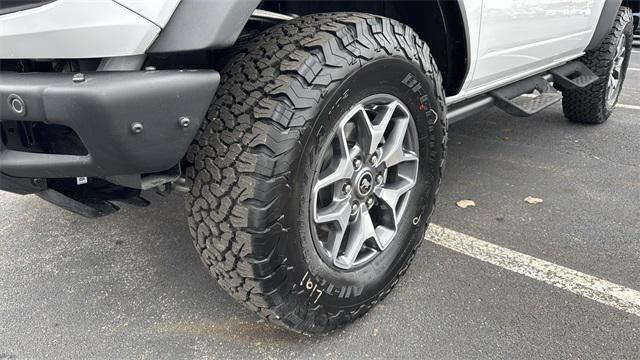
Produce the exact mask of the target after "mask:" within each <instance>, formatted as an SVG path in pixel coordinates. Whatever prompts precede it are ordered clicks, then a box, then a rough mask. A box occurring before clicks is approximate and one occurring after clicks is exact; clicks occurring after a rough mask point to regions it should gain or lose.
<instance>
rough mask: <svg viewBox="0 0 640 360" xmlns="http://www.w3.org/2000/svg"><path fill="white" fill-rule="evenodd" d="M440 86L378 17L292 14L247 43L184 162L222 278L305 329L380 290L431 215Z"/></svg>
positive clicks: (195, 228) (322, 324) (257, 306)
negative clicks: (285, 21)
mask: <svg viewBox="0 0 640 360" xmlns="http://www.w3.org/2000/svg"><path fill="white" fill-rule="evenodd" d="M441 83H442V81H441V78H440V74H439V72H438V70H437V68H436V66H435V63H434V62H433V59H432V58H431V56H430V53H429V49H428V48H427V46H426V44H425V43H424V42H422V41H421V40H420V39H419V38H417V36H416V35H415V34H414V33H413V31H412V30H411V29H410V28H409V27H407V26H405V25H402V24H400V23H398V22H396V21H393V20H389V19H387V18H383V17H379V16H373V15H367V14H353V13H333V14H317V15H310V16H304V17H300V18H297V19H295V20H293V21H291V22H288V23H284V24H280V25H277V26H275V27H273V28H271V29H269V30H267V31H266V32H264V33H263V34H261V35H260V36H259V37H257V38H256V39H255V40H254V41H252V42H251V43H250V44H249V46H248V47H247V49H246V50H243V51H242V53H240V54H238V55H237V56H236V58H235V59H234V60H233V61H231V63H230V64H229V65H228V66H227V67H226V68H225V69H224V71H223V72H222V85H221V88H220V89H219V90H218V93H217V95H216V99H215V100H214V103H213V105H212V107H211V110H210V112H209V114H208V121H207V122H206V124H205V125H204V127H203V128H202V130H201V133H200V135H199V137H198V139H197V142H196V143H194V144H193V146H192V147H191V149H190V151H189V154H188V157H187V161H188V163H189V167H188V168H187V176H188V179H189V182H190V185H191V188H192V190H191V193H190V195H189V196H188V199H187V204H188V209H189V211H190V213H189V225H190V230H191V233H192V235H193V238H194V243H195V245H196V248H197V249H198V251H199V252H200V254H201V256H202V260H203V261H204V263H205V264H206V265H207V267H208V268H209V270H210V272H211V274H212V275H213V276H214V277H215V278H216V279H217V280H218V282H219V283H220V285H221V286H222V287H223V288H224V289H225V290H227V291H228V292H229V293H230V294H231V295H232V296H234V297H235V298H236V299H238V300H240V301H241V302H242V303H243V304H245V305H246V306H247V307H249V308H250V309H252V310H254V311H256V312H257V313H258V314H259V315H261V316H262V317H264V318H266V319H268V320H269V321H271V322H274V323H277V324H280V325H284V326H286V327H288V328H290V329H293V330H295V331H299V332H308V333H314V332H324V331H327V330H331V329H335V328H337V327H339V326H342V325H344V324H346V323H349V322H351V321H353V320H354V319H356V318H358V317H360V316H362V315H363V314H364V313H365V312H367V311H368V310H369V309H370V308H371V307H372V306H374V305H375V304H376V303H378V302H379V301H380V300H381V299H382V298H384V297H385V296H386V295H387V294H388V293H389V292H390V291H391V289H392V288H393V286H394V285H395V284H396V283H397V281H398V279H399V277H400V276H401V275H402V274H403V273H404V271H405V270H406V269H407V267H408V265H409V263H410V261H411V259H412V258H413V256H414V253H415V250H416V248H417V247H418V245H419V244H420V242H421V240H422V238H423V236H424V230H425V226H426V223H427V222H428V220H429V217H430V215H431V213H432V211H433V207H434V203H435V198H436V192H437V189H438V186H439V184H440V180H441V176H442V168H443V165H444V157H445V147H446V138H447V136H446V116H445V105H444V94H443V89H442V85H441Z"/></svg>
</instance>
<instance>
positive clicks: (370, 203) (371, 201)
mask: <svg viewBox="0 0 640 360" xmlns="http://www.w3.org/2000/svg"><path fill="white" fill-rule="evenodd" d="M367 206H368V207H372V206H373V198H368V199H367Z"/></svg>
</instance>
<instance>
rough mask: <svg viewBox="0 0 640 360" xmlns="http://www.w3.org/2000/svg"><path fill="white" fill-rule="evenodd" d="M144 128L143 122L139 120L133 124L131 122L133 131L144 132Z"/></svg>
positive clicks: (136, 132)
mask: <svg viewBox="0 0 640 360" xmlns="http://www.w3.org/2000/svg"><path fill="white" fill-rule="evenodd" d="M142 129H144V126H142V124H140V123H139V122H134V123H133V124H131V131H133V133H134V134H140V133H141V132H142Z"/></svg>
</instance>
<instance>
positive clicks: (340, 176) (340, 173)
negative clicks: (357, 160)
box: [313, 128, 354, 194]
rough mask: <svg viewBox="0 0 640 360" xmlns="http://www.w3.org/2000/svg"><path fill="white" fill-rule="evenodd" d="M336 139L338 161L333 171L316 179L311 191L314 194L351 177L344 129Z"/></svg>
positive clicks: (350, 164) (351, 171)
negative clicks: (337, 142) (338, 152)
mask: <svg viewBox="0 0 640 360" xmlns="http://www.w3.org/2000/svg"><path fill="white" fill-rule="evenodd" d="M337 137H338V141H339V149H340V155H339V156H340V159H339V161H338V164H337V166H336V167H335V169H334V170H333V171H331V172H330V173H329V174H326V175H325V176H322V177H321V178H320V179H318V181H317V182H316V184H315V186H314V190H313V191H314V193H316V194H317V192H318V191H319V190H320V189H322V188H325V187H327V186H329V185H333V184H335V183H336V182H338V181H341V180H348V179H351V177H352V176H353V172H354V169H353V163H352V162H351V157H350V156H349V148H348V145H347V138H346V136H345V134H344V128H341V129H340V130H339V131H338V134H337Z"/></svg>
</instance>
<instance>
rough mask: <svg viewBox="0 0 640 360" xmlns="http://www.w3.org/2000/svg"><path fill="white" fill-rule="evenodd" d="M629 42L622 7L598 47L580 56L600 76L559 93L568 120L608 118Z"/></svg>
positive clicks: (594, 121) (627, 11) (624, 68)
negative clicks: (582, 87) (577, 87)
mask: <svg viewBox="0 0 640 360" xmlns="http://www.w3.org/2000/svg"><path fill="white" fill-rule="evenodd" d="M632 44H633V22H632V20H631V10H630V9H629V8H626V7H623V8H621V9H620V11H619V12H618V15H617V17H616V20H615V22H614V24H613V28H612V29H611V31H610V32H609V34H608V35H607V36H606V37H605V38H604V40H603V42H602V44H601V45H600V47H599V48H597V49H595V50H590V51H588V52H587V54H586V55H585V56H584V57H583V58H582V59H581V61H582V62H584V64H585V65H587V66H588V67H589V68H590V69H591V70H592V71H593V72H594V73H595V74H596V75H598V77H599V78H600V79H599V80H598V81H596V82H594V83H593V84H591V85H589V86H588V87H587V88H585V89H577V90H567V91H563V92H562V95H563V99H562V106H563V110H564V114H565V116H566V117H567V118H568V119H569V120H571V121H575V122H580V123H587V124H601V123H603V122H605V121H607V119H609V116H611V112H612V111H613V109H614V108H615V106H616V105H617V103H618V97H619V96H620V90H621V89H622V85H623V84H624V79H625V75H626V73H627V67H628V66H629V59H630V58H631V48H632Z"/></svg>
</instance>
